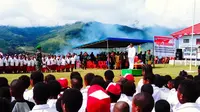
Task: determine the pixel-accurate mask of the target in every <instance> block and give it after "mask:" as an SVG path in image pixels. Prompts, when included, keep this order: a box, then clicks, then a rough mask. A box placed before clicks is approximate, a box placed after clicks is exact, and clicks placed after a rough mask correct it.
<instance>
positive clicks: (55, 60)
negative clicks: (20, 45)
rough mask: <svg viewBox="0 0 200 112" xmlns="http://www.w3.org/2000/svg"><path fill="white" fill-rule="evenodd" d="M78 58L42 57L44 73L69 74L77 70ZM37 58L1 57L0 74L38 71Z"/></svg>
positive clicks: (69, 55)
mask: <svg viewBox="0 0 200 112" xmlns="http://www.w3.org/2000/svg"><path fill="white" fill-rule="evenodd" d="M76 60H77V56H76V55H75V54H72V55H71V54H70V53H69V54H67V55H66V56H56V55H49V56H43V57H42V72H65V71H66V72H69V71H73V69H74V68H75V63H76ZM35 67H36V57H35V56H28V55H21V54H19V55H12V56H9V55H6V56H2V55H0V73H30V72H32V71H35V70H36V68H35Z"/></svg>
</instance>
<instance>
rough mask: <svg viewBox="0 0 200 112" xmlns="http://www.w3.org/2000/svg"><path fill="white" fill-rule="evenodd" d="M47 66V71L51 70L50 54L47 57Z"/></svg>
mask: <svg viewBox="0 0 200 112" xmlns="http://www.w3.org/2000/svg"><path fill="white" fill-rule="evenodd" d="M46 65H47V66H46V68H47V72H50V71H51V57H50V56H48V58H47V59H46Z"/></svg>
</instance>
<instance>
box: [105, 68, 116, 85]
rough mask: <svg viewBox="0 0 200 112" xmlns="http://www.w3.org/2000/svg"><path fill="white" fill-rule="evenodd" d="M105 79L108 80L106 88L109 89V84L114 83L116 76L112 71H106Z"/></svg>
mask: <svg viewBox="0 0 200 112" xmlns="http://www.w3.org/2000/svg"><path fill="white" fill-rule="evenodd" d="M104 77H105V80H106V87H107V86H108V85H109V83H111V82H113V79H114V77H115V75H114V73H113V71H112V70H106V71H105V73H104Z"/></svg>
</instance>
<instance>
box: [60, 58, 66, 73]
mask: <svg viewBox="0 0 200 112" xmlns="http://www.w3.org/2000/svg"><path fill="white" fill-rule="evenodd" d="M65 66H66V61H65V56H62V59H61V67H60V69H61V71H62V72H64V70H65Z"/></svg>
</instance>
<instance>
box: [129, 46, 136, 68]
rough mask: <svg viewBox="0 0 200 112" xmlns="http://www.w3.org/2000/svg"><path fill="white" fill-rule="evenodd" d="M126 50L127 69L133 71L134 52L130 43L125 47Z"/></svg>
mask: <svg viewBox="0 0 200 112" xmlns="http://www.w3.org/2000/svg"><path fill="white" fill-rule="evenodd" d="M127 50H128V61H129V69H133V67H134V57H135V53H136V50H135V48H134V47H133V44H132V43H130V45H129V46H128V47H127Z"/></svg>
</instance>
